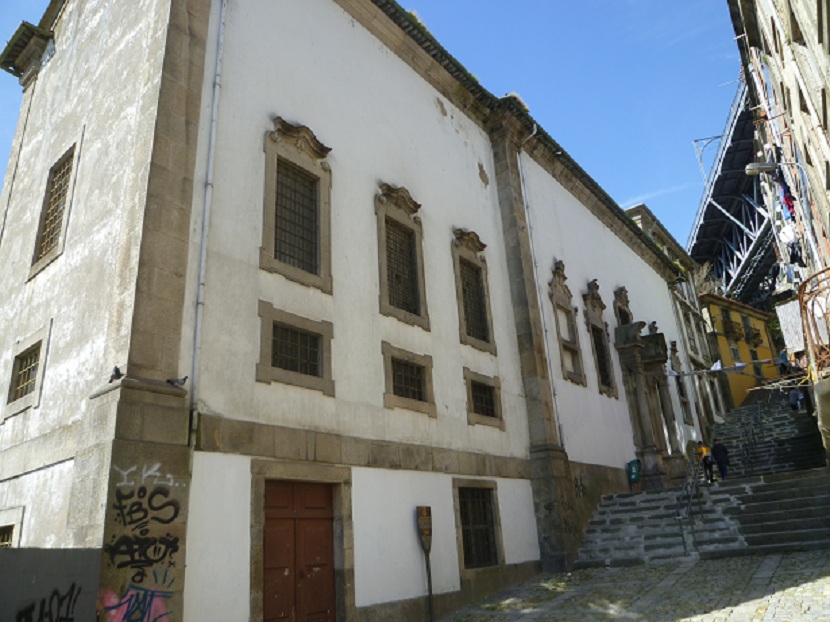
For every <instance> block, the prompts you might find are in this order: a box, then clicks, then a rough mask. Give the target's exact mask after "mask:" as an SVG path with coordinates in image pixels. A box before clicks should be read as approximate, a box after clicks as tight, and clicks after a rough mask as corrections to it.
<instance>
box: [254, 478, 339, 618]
mask: <svg viewBox="0 0 830 622" xmlns="http://www.w3.org/2000/svg"><path fill="white" fill-rule="evenodd" d="M333 527H334V507H333V498H332V486H331V485H329V484H318V483H308V482H274V481H266V482H265V533H264V534H263V535H264V537H263V546H264V554H263V562H264V563H263V565H264V572H263V590H262V596H263V620H264V622H335V618H336V613H335V589H334V530H333Z"/></svg>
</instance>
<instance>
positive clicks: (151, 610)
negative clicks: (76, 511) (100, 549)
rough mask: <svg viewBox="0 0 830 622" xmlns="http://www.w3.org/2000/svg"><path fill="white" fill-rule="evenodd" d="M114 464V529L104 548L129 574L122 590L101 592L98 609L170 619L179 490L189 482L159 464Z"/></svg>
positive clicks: (110, 615) (125, 617) (121, 617)
mask: <svg viewBox="0 0 830 622" xmlns="http://www.w3.org/2000/svg"><path fill="white" fill-rule="evenodd" d="M113 469H114V471H113V474H114V476H115V477H114V479H115V491H114V493H113V498H112V505H111V506H110V508H111V511H112V516H113V519H114V522H115V524H116V529H115V530H114V533H113V534H112V535H111V537H110V541H109V542H108V543H107V544H105V545H104V553H105V555H106V556H107V557H108V559H109V561H110V563H111V564H112V565H113V567H114V568H115V569H116V570H124V571H126V572H129V573H131V574H130V579H129V583H128V584H127V582H126V581H125V582H124V584H127V588H126V590H124V591H123V592H122V591H121V590H120V589H119V590H118V591H113V590H112V589H109V590H106V589H105V590H102V591H101V592H99V594H98V607H99V611H101V612H102V613H105V614H106V619H107V621H108V622H156V621H158V620H164V621H165V622H168V621H169V620H170V619H171V616H172V615H173V612H172V611H171V610H170V604H169V603H170V601H169V599H170V598H171V597H172V596H173V594H174V592H175V590H174V589H173V583H174V581H175V567H176V562H177V553H178V552H179V549H180V542H179V536H178V535H175V533H176V530H175V529H173V526H172V523H174V522H175V521H176V519H177V518H178V517H179V514H180V513H181V506H180V503H179V500H178V499H177V498H176V497H177V495H176V489H177V488H180V487H183V486H187V480H186V479H179V478H176V477H175V476H174V475H173V474H172V473H169V472H167V471H166V470H165V469H163V468H162V465H161V463H146V464H143V465H140V464H139V465H133V466H130V467H127V468H120V467H117V466H115V465H113ZM118 527H120V529H118ZM122 585H123V584H122Z"/></svg>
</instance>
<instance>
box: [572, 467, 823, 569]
mask: <svg viewBox="0 0 830 622" xmlns="http://www.w3.org/2000/svg"><path fill="white" fill-rule="evenodd" d="M679 492H680V491H678V490H671V491H647V492H640V493H625V494H618V495H609V496H607V497H604V498H603V501H602V503H601V504H600V506H599V507H598V508H597V511H596V513H595V514H594V518H593V519H592V520H591V522H590V523H589V525H588V529H587V531H586V534H585V540H584V543H583V546H582V549H581V550H580V555H579V560H578V562H577V566H578V567H583V568H584V567H595V566H625V565H633V564H642V563H657V562H660V561H668V560H677V559H678V558H689V559H698V558H706V557H723V556H730V555H743V554H749V553H762V552H778V551H792V550H808V549H810V550H811V549H815V548H828V549H830V469H826V468H820V469H813V470H809V471H801V472H790V473H779V474H768V475H760V476H753V477H748V478H744V479H739V480H729V481H727V482H719V483H716V484H714V485H712V486H705V487H702V488H701V489H700V490H699V493H698V495H697V496H696V497H695V498H693V499H692V511H691V514H690V515H689V516H686V513H685V508H680V507H678V496H679Z"/></svg>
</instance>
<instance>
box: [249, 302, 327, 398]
mask: <svg viewBox="0 0 830 622" xmlns="http://www.w3.org/2000/svg"><path fill="white" fill-rule="evenodd" d="M259 317H260V323H261V324H260V326H261V336H260V360H259V363H258V364H257V375H256V379H257V381H259V382H264V383H271V382H282V383H285V384H292V385H295V386H298V387H303V388H306V389H314V390H317V391H322V392H323V393H324V394H325V395H330V396H333V395H334V380H333V379H332V374H331V342H332V339H333V336H334V329H333V326H332V324H331V322H323V321H317V320H310V319H308V318H304V317H302V316H299V315H294V314H293V313H288V312H286V311H282V310H280V309H275V308H274V307H273V305H271V304H270V303H267V302H265V301H262V300H261V301H260V302H259Z"/></svg>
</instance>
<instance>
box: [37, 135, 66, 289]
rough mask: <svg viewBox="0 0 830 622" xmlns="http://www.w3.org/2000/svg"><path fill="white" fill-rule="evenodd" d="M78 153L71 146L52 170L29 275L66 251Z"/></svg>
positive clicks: (47, 183) (48, 179) (47, 182)
mask: <svg viewBox="0 0 830 622" xmlns="http://www.w3.org/2000/svg"><path fill="white" fill-rule="evenodd" d="M75 152H76V149H75V145H72V146H71V147H70V148H69V149H68V150H67V151H66V153H64V154H63V155H62V156H61V157H60V158H59V159H58V161H57V162H55V164H54V165H53V166H52V168H51V169H49V176H48V178H47V181H46V191H45V193H44V196H43V205H42V207H41V211H40V220H39V221H38V228H37V235H36V237H35V247H34V251H33V252H32V267H31V269H30V271H29V278H32V277H33V276H35V275H36V274H37V273H38V272H40V271H41V270H43V268H45V267H46V266H47V265H49V264H50V263H52V261H54V260H55V259H56V258H57V257H58V256H59V255H60V254H61V253H62V252H63V247H64V241H65V237H66V227H67V224H68V222H69V208H70V206H71V203H72V191H73V187H74V184H73V180H74V174H73V172H74V169H75Z"/></svg>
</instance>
